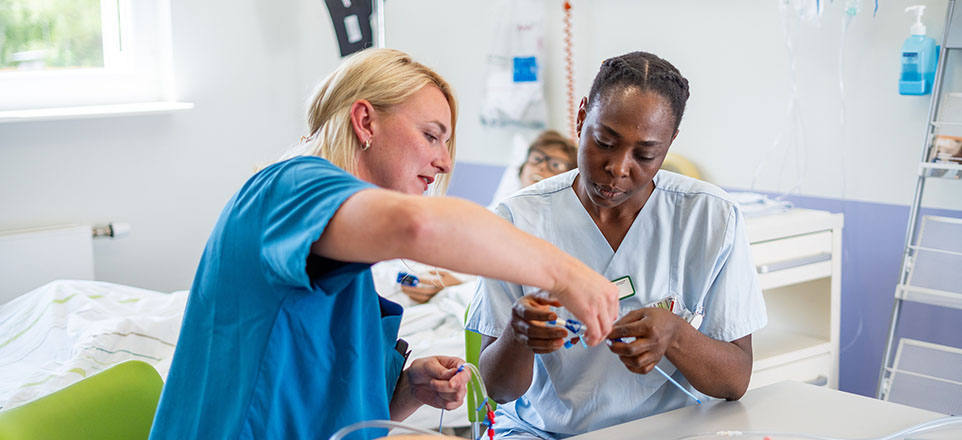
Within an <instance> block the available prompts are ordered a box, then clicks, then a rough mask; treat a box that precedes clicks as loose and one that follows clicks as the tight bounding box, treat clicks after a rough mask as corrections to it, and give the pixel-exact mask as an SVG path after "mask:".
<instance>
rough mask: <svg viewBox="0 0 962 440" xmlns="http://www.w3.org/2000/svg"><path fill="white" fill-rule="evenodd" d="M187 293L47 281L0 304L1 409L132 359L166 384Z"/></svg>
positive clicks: (103, 284)
mask: <svg viewBox="0 0 962 440" xmlns="http://www.w3.org/2000/svg"><path fill="white" fill-rule="evenodd" d="M186 301H187V292H186V291H181V292H174V293H171V294H167V293H161V292H154V291H150V290H144V289H138V288H135V287H130V286H123V285H119V284H112V283H105V282H98V281H54V282H52V283H49V284H46V285H44V286H41V287H39V288H37V289H35V290H33V291H31V292H29V293H26V294H24V295H21V296H19V297H17V298H15V299H13V300H11V301H10V302H8V303H6V304H3V305H2V306H0V409H8V408H12V407H15V406H17V405H20V404H21V403H24V402H27V401H30V400H33V399H36V398H38V397H41V396H44V395H47V394H49V393H51V392H53V391H56V390H59V389H61V388H63V387H66V386H67V385H70V384H72V383H74V382H76V381H78V380H80V379H83V378H84V377H87V376H89V375H91V374H93V373H96V372H98V371H100V370H103V369H105V368H107V367H109V366H111V365H114V364H116V363H119V362H122V361H125V360H128V359H138V360H142V361H145V362H147V363H149V364H151V365H153V366H154V368H156V369H157V371H158V372H159V373H160V375H161V377H163V378H164V379H166V378H167V371H168V370H169V369H170V360H171V356H173V354H174V344H176V343H177V336H178V334H179V333H180V322H181V319H182V318H183V314H184V307H185V304H186Z"/></svg>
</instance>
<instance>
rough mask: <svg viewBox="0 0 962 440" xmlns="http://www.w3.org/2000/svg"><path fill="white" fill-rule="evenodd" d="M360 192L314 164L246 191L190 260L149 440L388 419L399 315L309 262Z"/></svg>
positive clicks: (355, 267) (261, 435)
mask: <svg viewBox="0 0 962 440" xmlns="http://www.w3.org/2000/svg"><path fill="white" fill-rule="evenodd" d="M372 187H373V186H372V185H370V184H368V183H364V182H362V181H360V180H358V179H356V178H354V177H353V176H351V175H350V174H348V173H346V172H344V171H343V170H341V169H340V168H337V167H335V166H334V165H332V164H331V163H330V162H328V161H326V160H324V159H321V158H317V157H298V158H294V159H291V160H288V161H285V162H281V163H278V164H274V165H271V166H269V167H267V168H265V169H264V170H262V171H260V172H259V173H257V174H256V175H254V176H253V177H252V178H251V179H250V180H248V181H247V183H246V184H244V186H243V188H241V190H240V191H239V192H238V193H237V194H236V195H235V196H234V197H233V199H231V201H230V202H229V203H228V204H227V207H226V208H224V211H223V212H222V213H221V216H220V219H219V220H218V221H217V225H216V226H215V227H214V231H213V232H212V233H211V236H210V240H209V241H208V242H207V247H206V249H205V250H204V254H203V257H202V258H201V262H200V266H199V268H198V269H197V275H196V277H195V279H194V284H193V286H192V287H191V291H190V297H189V299H188V301H187V309H186V312H185V314H184V323H183V327H182V328H181V331H180V339H179V341H178V342H177V349H176V351H175V353H174V358H173V364H172V365H171V368H170V375H169V376H168V378H167V383H166V385H165V386H164V390H163V394H162V396H161V399H160V404H159V407H158V409H157V415H156V419H155V420H154V425H153V429H152V431H151V437H150V438H151V439H167V438H169V439H184V438H208V439H215V438H216V439H225V438H229V439H234V438H245V439H247V438H251V439H254V438H256V439H267V438H276V439H292V438H317V439H321V438H323V439H326V438H328V437H329V436H330V435H331V434H332V433H334V431H336V430H337V429H340V428H342V427H344V426H346V425H349V424H351V423H354V422H357V421H361V420H371V419H389V418H390V414H389V411H388V403H389V401H390V399H391V396H392V394H393V392H394V387H395V385H396V383H397V379H398V376H399V374H400V371H401V368H402V366H403V363H404V357H403V356H402V355H401V354H399V353H398V352H397V351H396V350H395V348H394V347H395V343H396V339H397V333H398V326H399V325H400V322H401V307H400V306H398V305H397V304H395V303H392V302H390V301H388V300H385V299H383V298H381V297H379V296H378V295H377V294H376V293H375V290H374V285H373V282H372V280H371V272H370V270H369V265H367V264H357V263H343V262H337V261H332V260H327V259H323V258H320V257H316V256H311V257H308V255H309V253H310V246H311V244H312V243H313V242H315V241H316V240H317V239H318V238H319V237H320V236H321V233H322V232H323V231H324V228H325V227H326V225H327V223H328V221H329V220H330V219H331V217H332V216H333V215H334V213H335V212H336V211H337V209H338V208H339V207H340V206H341V204H342V203H344V201H345V200H347V198H348V197H350V196H351V195H353V194H354V193H356V192H357V191H359V190H363V189H367V188H372ZM356 434H359V435H356V436H354V435H352V437H351V438H374V437H379V436H383V435H385V434H386V431H383V430H371V429H368V430H364V431H361V432H360V433H356Z"/></svg>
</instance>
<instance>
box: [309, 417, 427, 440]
mask: <svg viewBox="0 0 962 440" xmlns="http://www.w3.org/2000/svg"><path fill="white" fill-rule="evenodd" d="M365 428H386V429H392V428H402V429H407V430H408V431H413V432H417V433H419V434H428V435H437V436H440V435H441V433H440V432H436V431H432V430H430V429H424V428H421V427H418V426H411V425H407V424H404V423H401V422H395V421H393V420H365V421H362V422H357V423H352V424H350V425H347V426H345V427H343V428H341V429H338V430H337V432H335V433H334V434H333V435H331V436H330V437H329V438H328V440H341V439H343V438H344V437H345V436H347V435H348V434H350V433H352V432H354V431H357V430H359V429H365Z"/></svg>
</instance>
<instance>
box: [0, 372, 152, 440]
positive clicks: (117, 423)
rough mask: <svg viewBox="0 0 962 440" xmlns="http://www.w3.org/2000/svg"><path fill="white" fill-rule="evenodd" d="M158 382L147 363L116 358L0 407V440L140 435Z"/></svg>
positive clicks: (148, 420)
mask: <svg viewBox="0 0 962 440" xmlns="http://www.w3.org/2000/svg"><path fill="white" fill-rule="evenodd" d="M163 386H164V381H163V379H161V378H160V374H157V370H155V369H154V367H152V366H151V365H150V364H148V363H146V362H142V361H133V360H132V361H126V362H122V363H119V364H117V365H114V366H112V367H110V368H108V369H106V370H103V371H101V372H99V373H97V374H94V375H92V376H90V377H87V378H84V379H82V380H80V381H79V382H77V383H74V384H73V385H70V386H68V387H66V388H64V389H61V390H58V391H55V392H53V393H52V394H48V395H46V396H44V397H41V398H39V399H37V400H33V401H30V402H27V403H25V404H23V405H20V406H18V407H15V408H11V409H8V410H6V411H2V412H0V440H33V439H60V440H72V439H146V438H147V437H148V436H149V435H150V426H151V424H152V423H153V421H154V411H156V410H157V401H158V400H159V399H160V391H161V389H162V388H163Z"/></svg>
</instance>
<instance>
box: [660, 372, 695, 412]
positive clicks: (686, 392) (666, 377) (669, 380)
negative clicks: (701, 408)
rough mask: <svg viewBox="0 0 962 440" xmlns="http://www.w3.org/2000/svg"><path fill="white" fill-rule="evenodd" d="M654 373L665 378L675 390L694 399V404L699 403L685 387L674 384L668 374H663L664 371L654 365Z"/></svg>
mask: <svg viewBox="0 0 962 440" xmlns="http://www.w3.org/2000/svg"><path fill="white" fill-rule="evenodd" d="M655 371H657V372H658V373H660V374H661V375H662V376H665V379H668V382H671V384H672V385H674V386H675V388H678V389H679V390H681V391H682V392H684V393H685V394H687V395H688V397H691V398H692V399H695V402H698V403H699V404H700V403H701V400H699V399H698V397H696V396H695V395H694V394H692V392H691V391H688V390H686V389H685V387H683V386H681V384H680V383H678V382H676V381H675V379H672V378H671V376H669V375H668V373H665V370H662V369H661V368H658V366H657V365H655Z"/></svg>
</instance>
